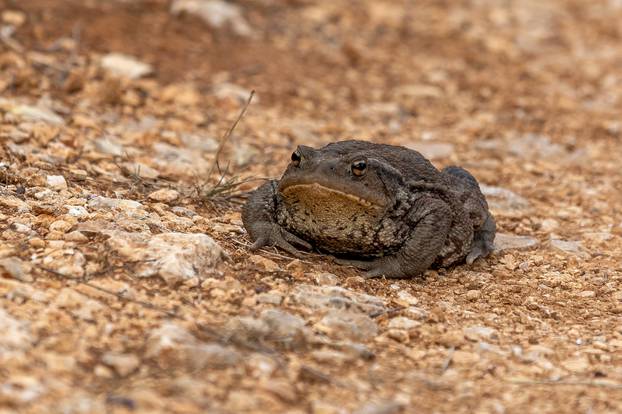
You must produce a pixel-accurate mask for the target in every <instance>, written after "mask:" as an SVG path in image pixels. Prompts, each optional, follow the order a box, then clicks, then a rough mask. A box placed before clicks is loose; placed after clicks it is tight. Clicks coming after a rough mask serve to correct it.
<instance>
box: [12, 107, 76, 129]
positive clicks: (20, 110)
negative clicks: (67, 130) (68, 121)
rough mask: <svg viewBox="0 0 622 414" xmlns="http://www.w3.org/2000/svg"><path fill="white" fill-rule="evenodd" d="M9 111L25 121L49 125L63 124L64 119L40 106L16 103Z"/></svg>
mask: <svg viewBox="0 0 622 414" xmlns="http://www.w3.org/2000/svg"><path fill="white" fill-rule="evenodd" d="M11 113H13V114H14V115H17V116H18V117H19V118H21V119H23V120H26V121H35V122H43V123H46V124H50V125H63V124H64V123H65V120H64V119H63V118H61V117H60V116H59V115H58V114H56V113H54V112H53V111H51V110H50V109H48V108H44V107H41V106H30V105H16V106H14V107H12V108H11Z"/></svg>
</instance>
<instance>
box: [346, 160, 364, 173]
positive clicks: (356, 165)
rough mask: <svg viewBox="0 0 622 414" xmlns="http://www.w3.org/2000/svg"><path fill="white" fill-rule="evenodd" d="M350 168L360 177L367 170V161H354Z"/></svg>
mask: <svg viewBox="0 0 622 414" xmlns="http://www.w3.org/2000/svg"><path fill="white" fill-rule="evenodd" d="M350 169H352V174H354V175H356V176H357V177H362V176H363V175H364V174H365V172H366V171H367V162H366V161H365V160H357V161H354V162H353V163H352V165H351V166H350Z"/></svg>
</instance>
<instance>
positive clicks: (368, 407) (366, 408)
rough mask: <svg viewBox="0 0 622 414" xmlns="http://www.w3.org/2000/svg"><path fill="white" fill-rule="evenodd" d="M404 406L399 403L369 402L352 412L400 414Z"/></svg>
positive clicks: (354, 413)
mask: <svg viewBox="0 0 622 414" xmlns="http://www.w3.org/2000/svg"><path fill="white" fill-rule="evenodd" d="M403 409H404V404H402V403H401V402H398V401H382V402H368V403H365V404H363V405H362V406H361V407H359V408H357V409H356V410H354V411H353V412H352V414H399V413H401V412H402V410H403Z"/></svg>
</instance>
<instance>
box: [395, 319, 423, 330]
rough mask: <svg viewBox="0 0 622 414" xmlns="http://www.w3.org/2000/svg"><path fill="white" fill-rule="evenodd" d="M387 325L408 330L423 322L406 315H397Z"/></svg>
mask: <svg viewBox="0 0 622 414" xmlns="http://www.w3.org/2000/svg"><path fill="white" fill-rule="evenodd" d="M387 326H388V328H390V329H404V330H407V331H408V330H410V329H413V328H416V327H418V326H421V322H418V321H415V320H412V319H410V318H406V317H404V316H396V317H395V318H393V319H391V320H390V321H389V324H388V325H387Z"/></svg>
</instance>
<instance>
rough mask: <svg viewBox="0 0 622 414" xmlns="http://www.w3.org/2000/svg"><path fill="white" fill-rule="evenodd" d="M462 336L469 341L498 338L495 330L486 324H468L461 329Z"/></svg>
mask: <svg viewBox="0 0 622 414" xmlns="http://www.w3.org/2000/svg"><path fill="white" fill-rule="evenodd" d="M463 332H464V336H465V337H466V338H467V339H469V340H471V341H480V340H495V339H498V338H499V337H498V335H497V331H495V330H494V329H493V328H489V327H487V326H469V327H466V328H464V330H463Z"/></svg>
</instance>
